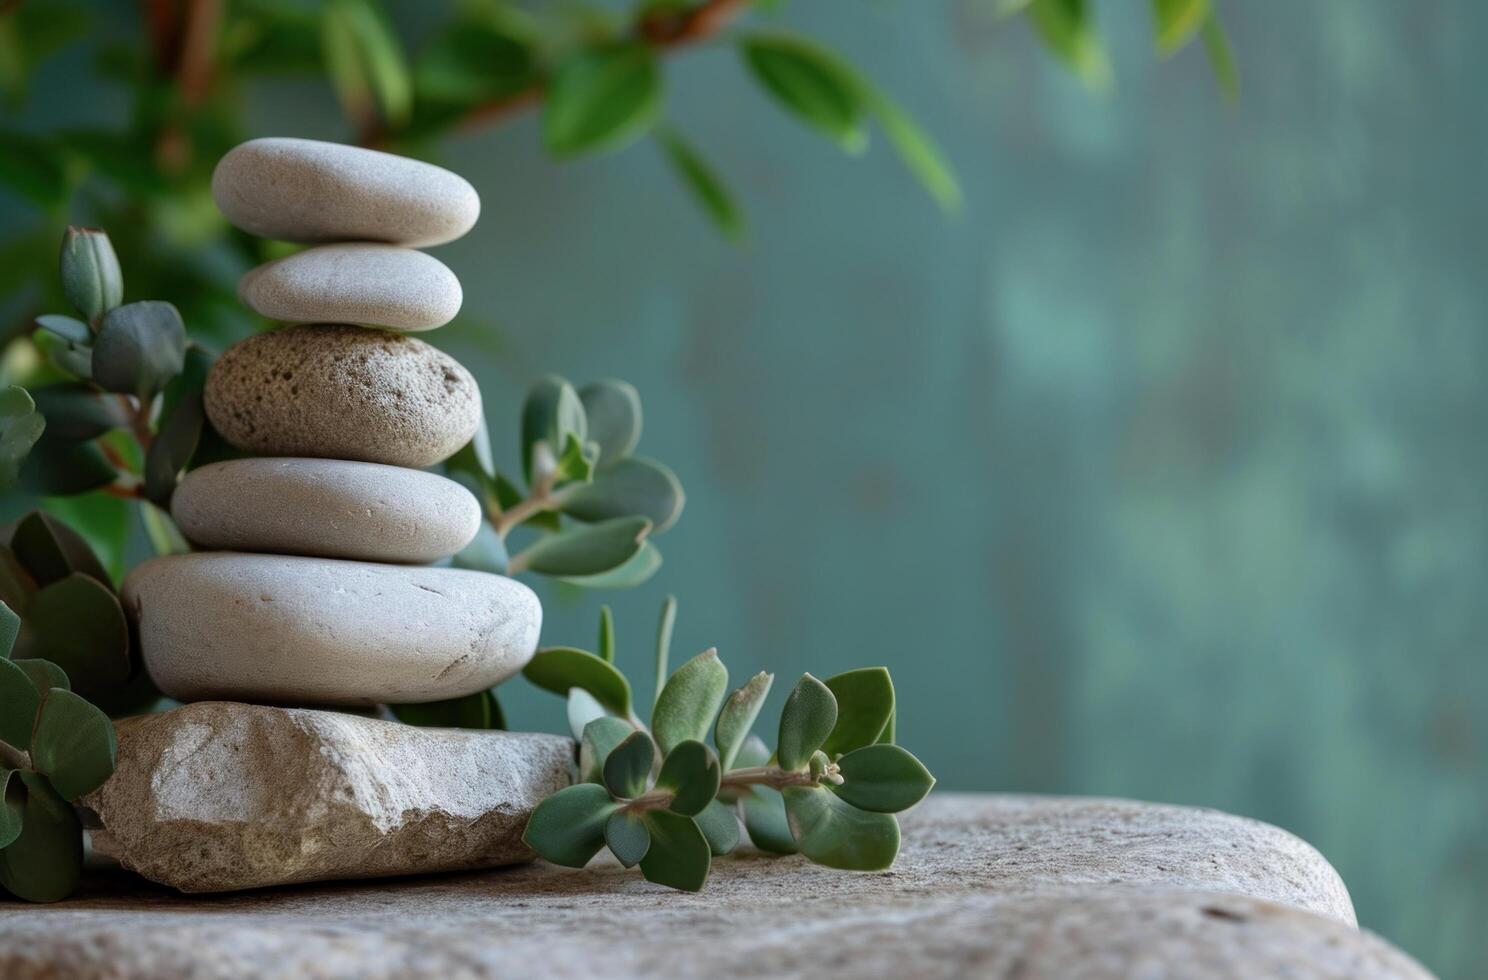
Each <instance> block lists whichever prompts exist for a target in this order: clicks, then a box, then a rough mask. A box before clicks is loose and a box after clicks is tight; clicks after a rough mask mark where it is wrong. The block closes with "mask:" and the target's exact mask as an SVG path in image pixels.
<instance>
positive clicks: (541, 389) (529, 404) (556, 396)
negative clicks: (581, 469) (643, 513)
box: [502, 374, 589, 507]
mask: <svg viewBox="0 0 1488 980" xmlns="http://www.w3.org/2000/svg"><path fill="white" fill-rule="evenodd" d="M588 431H589V423H588V419H587V418H586V417H585V415H584V405H583V403H582V402H581V401H579V393H578V392H576V391H574V388H573V385H571V384H569V383H568V382H567V381H565V380H564V379H563V378H560V377H558V376H557V375H556V374H550V375H548V376H547V377H545V378H543V379H541V380H540V381H538V382H537V384H535V385H533V386H532V387H531V388H530V389H528V391H527V399H526V401H525V402H523V404H522V473H523V475H525V476H526V477H527V482H528V483H531V482H532V452H533V447H535V446H536V445H537V444H538V443H539V442H544V443H547V446H548V450H549V451H550V452H552V453H553V455H554V456H555V457H556V456H557V455H558V454H559V453H560V452H562V451H563V448H564V447H565V446H566V445H567V444H568V437H569V436H570V435H571V436H573V437H574V438H576V439H577V440H578V441H579V442H580V443H583V442H584V440H585V439H586V438H588ZM502 506H503V507H505V506H507V505H506V504H505V503H503V504H502Z"/></svg>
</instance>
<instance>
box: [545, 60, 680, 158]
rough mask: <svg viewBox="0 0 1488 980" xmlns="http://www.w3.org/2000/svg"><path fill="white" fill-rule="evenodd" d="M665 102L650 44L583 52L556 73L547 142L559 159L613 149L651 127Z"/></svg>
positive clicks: (548, 112)
mask: <svg viewBox="0 0 1488 980" xmlns="http://www.w3.org/2000/svg"><path fill="white" fill-rule="evenodd" d="M661 102H662V87H661V73H660V72H659V71H658V70H657V66H656V58H655V56H654V55H653V54H652V52H651V49H650V48H649V47H647V46H646V45H645V44H641V43H633V44H621V45H615V46H610V47H603V48H593V49H590V50H586V51H580V52H578V53H576V54H573V55H570V56H569V57H568V58H566V59H565V60H564V61H563V62H562V63H560V64H559V65H558V70H557V71H556V72H555V73H554V75H553V81H552V84H551V85H550V86H549V88H548V96H547V106H546V108H545V110H544V112H543V140H544V142H545V143H546V144H547V147H548V150H549V151H550V152H551V153H553V154H554V155H555V156H559V157H569V156H575V155H577V154H580V153H592V152H596V151H598V150H605V149H612V148H615V147H618V146H621V145H623V144H625V143H628V142H629V141H631V140H632V139H634V138H635V137H636V136H638V135H640V134H641V133H642V132H644V131H645V130H646V129H648V128H650V126H651V124H652V123H653V122H655V121H656V117H657V116H658V115H659V114H660V112H661Z"/></svg>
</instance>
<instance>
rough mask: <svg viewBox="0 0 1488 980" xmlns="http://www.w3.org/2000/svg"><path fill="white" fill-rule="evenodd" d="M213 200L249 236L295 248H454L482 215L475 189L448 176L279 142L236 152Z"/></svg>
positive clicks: (356, 152)
mask: <svg viewBox="0 0 1488 980" xmlns="http://www.w3.org/2000/svg"><path fill="white" fill-rule="evenodd" d="M212 197H213V199H214V200H215V201H216V202H217V207H218V208H219V209H221V211H222V213H223V214H225V215H226V216H227V220H229V221H231V222H232V223H233V224H235V225H237V226H238V227H239V228H241V229H243V230H244V231H246V232H248V233H249V234H253V235H262V236H263V237H265V238H278V239H282V240H284V241H290V242H336V241H369V242H390V243H392V244H396V245H408V246H411V247H414V248H420V247H424V246H428V245H439V244H441V243H444V242H451V241H454V240H455V239H456V238H459V237H460V236H461V235H463V234H465V233H466V232H467V231H469V230H470V229H471V227H473V226H474V225H475V221H476V218H478V217H479V216H480V196H479V195H477V194H476V192H475V188H474V187H471V186H470V183H469V181H467V180H465V178H463V177H460V176H458V175H457V174H453V173H450V172H449V171H448V170H445V169H444V168H442V167H436V166H434V165H433V164H429V163H423V162H421V161H418V160H410V159H408V158H407V157H400V156H395V155H393V154H391V153H382V152H379V151H377V150H367V149H362V148H361V147H356V146H346V145H343V144H340V143H324V142H321V141H319V140H306V139H292V138H289V137H280V136H275V137H267V138H264V139H256V140H249V141H248V142H246V143H243V144H241V145H239V146H236V147H234V148H233V149H231V150H229V151H228V152H227V154H226V155H225V156H223V158H222V159H221V160H220V161H218V163H217V169H216V170H215V171H214V172H213V174H212Z"/></svg>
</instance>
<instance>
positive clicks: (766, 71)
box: [739, 34, 868, 153]
mask: <svg viewBox="0 0 1488 980" xmlns="http://www.w3.org/2000/svg"><path fill="white" fill-rule="evenodd" d="M739 49H740V52H741V53H742V54H743V56H744V62H745V64H746V65H748V66H749V70H750V71H751V72H752V73H753V74H754V77H755V78H756V79H757V80H758V81H759V83H760V84H761V85H762V86H763V87H764V89H765V91H767V92H769V93H770V95H772V96H773V97H774V98H775V101H776V102H778V103H779V104H780V105H781V106H783V107H784V108H785V109H787V110H788V111H789V112H791V113H792V114H793V115H795V116H796V117H797V118H799V119H800V120H802V121H803V122H805V123H806V124H807V125H809V126H810V127H812V128H813V129H815V130H817V131H818V132H820V133H821V134H822V135H824V136H826V137H827V138H828V139H831V140H832V141H834V142H835V143H837V144H838V145H840V146H841V147H842V148H843V149H844V150H847V151H848V152H850V153H858V152H861V151H862V150H863V148H864V147H866V146H867V145H868V134H867V131H866V129H865V128H864V126H863V104H862V101H861V100H860V99H859V97H858V92H857V88H856V86H855V85H854V84H853V80H852V79H851V78H850V77H846V76H844V74H843V73H842V72H841V70H840V69H839V67H838V64H837V60H836V59H835V58H834V57H832V56H830V55H828V54H826V53H825V52H823V51H822V50H821V49H820V48H818V47H817V46H816V45H815V44H812V43H811V42H809V41H807V40H805V39H804V38H799V37H793V36H787V35H784V34H755V35H750V36H748V37H746V38H744V39H743V40H741V41H740V43H739Z"/></svg>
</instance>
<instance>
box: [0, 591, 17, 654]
mask: <svg viewBox="0 0 1488 980" xmlns="http://www.w3.org/2000/svg"><path fill="white" fill-rule="evenodd" d="M20 633H21V617H19V616H17V615H16V612H15V610H14V609H12V608H10V606H8V605H6V604H5V603H4V602H0V660H8V659H10V651H11V648H12V647H14V646H15V641H16V637H17V636H19V635H20Z"/></svg>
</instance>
